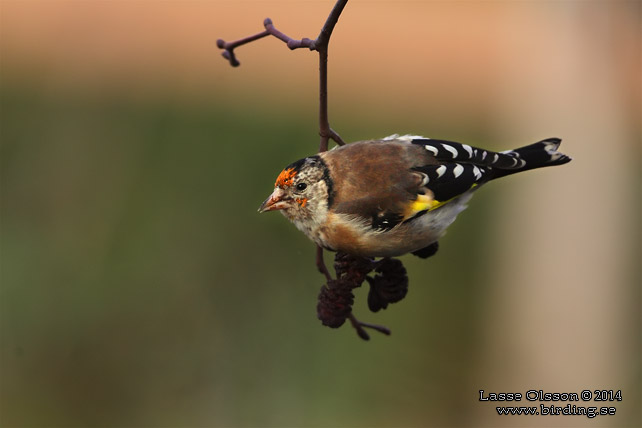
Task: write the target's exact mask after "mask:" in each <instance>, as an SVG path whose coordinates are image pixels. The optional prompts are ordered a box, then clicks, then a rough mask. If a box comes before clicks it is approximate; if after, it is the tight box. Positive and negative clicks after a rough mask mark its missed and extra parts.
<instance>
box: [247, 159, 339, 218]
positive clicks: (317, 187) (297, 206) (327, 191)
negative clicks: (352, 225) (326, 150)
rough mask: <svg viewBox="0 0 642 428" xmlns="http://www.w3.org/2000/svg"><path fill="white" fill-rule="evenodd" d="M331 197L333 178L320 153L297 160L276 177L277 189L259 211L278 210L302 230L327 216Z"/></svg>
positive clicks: (275, 188)
mask: <svg viewBox="0 0 642 428" xmlns="http://www.w3.org/2000/svg"><path fill="white" fill-rule="evenodd" d="M331 199H332V180H331V179H330V176H329V173H328V169H327V167H326V165H325V162H323V160H322V159H321V158H320V157H319V156H311V157H308V158H304V159H301V160H298V161H296V162H294V163H292V164H290V165H288V166H287V167H285V169H284V170H283V171H281V173H280V174H279V176H278V177H277V179H276V183H274V191H273V192H272V194H271V195H270V196H269V197H268V198H267V199H266V200H265V202H263V204H261V206H260V207H259V212H260V213H262V212H266V211H276V210H279V211H281V213H283V215H284V216H286V217H287V218H288V219H290V220H291V221H292V222H294V223H295V225H296V226H297V227H298V228H299V229H302V230H303V229H310V228H313V227H314V224H317V225H318V224H321V223H323V220H324V219H325V216H326V213H327V209H328V205H329V204H331Z"/></svg>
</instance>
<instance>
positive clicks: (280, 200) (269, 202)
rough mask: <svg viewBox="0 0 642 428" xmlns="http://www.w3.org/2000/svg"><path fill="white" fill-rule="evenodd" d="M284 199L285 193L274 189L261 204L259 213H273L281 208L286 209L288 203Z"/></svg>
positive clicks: (279, 189)
mask: <svg viewBox="0 0 642 428" xmlns="http://www.w3.org/2000/svg"><path fill="white" fill-rule="evenodd" d="M288 200H289V199H287V198H286V197H285V192H284V191H283V189H281V188H279V187H277V188H275V189H274V192H272V194H271V195H270V196H268V198H267V199H266V200H265V201H264V202H263V203H262V204H261V206H260V207H259V212H260V213H264V212H266V211H275V210H282V209H283V208H285V207H287V205H288V203H287V201H288Z"/></svg>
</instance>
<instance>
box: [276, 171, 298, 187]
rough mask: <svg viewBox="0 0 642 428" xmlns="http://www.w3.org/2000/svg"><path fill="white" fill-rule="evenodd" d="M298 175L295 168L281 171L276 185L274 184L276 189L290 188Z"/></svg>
mask: <svg viewBox="0 0 642 428" xmlns="http://www.w3.org/2000/svg"><path fill="white" fill-rule="evenodd" d="M295 175H296V171H295V170H294V168H288V169H284V170H283V171H281V174H279V176H278V177H277V178H276V183H274V187H288V186H291V185H292V183H293V182H294V176H295Z"/></svg>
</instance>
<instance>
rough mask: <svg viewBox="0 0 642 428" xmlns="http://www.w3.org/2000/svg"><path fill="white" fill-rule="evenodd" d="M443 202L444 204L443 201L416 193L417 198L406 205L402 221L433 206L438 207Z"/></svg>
mask: <svg viewBox="0 0 642 428" xmlns="http://www.w3.org/2000/svg"><path fill="white" fill-rule="evenodd" d="M443 204H445V202H439V201H436V200H435V199H433V198H432V197H431V196H428V195H417V199H415V200H414V201H412V202H411V203H410V204H409V205H408V208H407V209H406V211H405V212H404V215H403V220H402V221H405V220H408V219H409V218H412V217H414V216H415V215H417V214H418V213H420V212H422V211H431V210H434V209H435V208H439V207H440V206H442V205H443Z"/></svg>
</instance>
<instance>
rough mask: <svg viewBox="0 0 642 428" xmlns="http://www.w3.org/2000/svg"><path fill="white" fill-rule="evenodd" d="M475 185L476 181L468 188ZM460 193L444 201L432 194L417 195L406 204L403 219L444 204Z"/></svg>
mask: <svg viewBox="0 0 642 428" xmlns="http://www.w3.org/2000/svg"><path fill="white" fill-rule="evenodd" d="M475 187H477V183H473V185H472V186H470V189H469V190H472V189H474V188H475ZM459 196H461V195H457V196H454V197H452V198H450V199H447V200H445V201H438V200H436V199H434V198H433V197H432V196H428V195H417V199H415V200H414V201H412V202H410V204H409V205H408V208H407V209H406V212H404V216H403V220H402V221H406V220H408V219H409V218H412V217H414V216H415V215H417V214H418V213H420V212H422V211H432V210H436V209H437V208H439V207H441V206H443V205H446V204H447V203H448V202H450V201H452V200H453V199H455V198H458V197H459Z"/></svg>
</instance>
